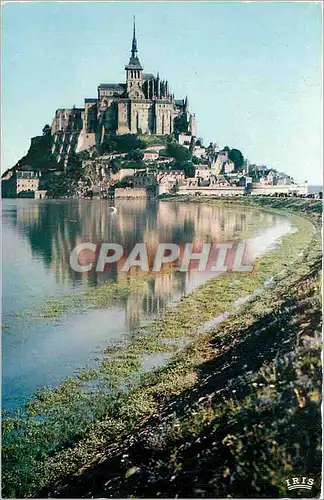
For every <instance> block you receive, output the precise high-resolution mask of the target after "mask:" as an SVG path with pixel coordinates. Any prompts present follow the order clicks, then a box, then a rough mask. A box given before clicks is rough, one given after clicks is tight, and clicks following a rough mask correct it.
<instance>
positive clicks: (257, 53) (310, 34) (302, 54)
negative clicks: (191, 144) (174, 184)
mask: <svg viewBox="0 0 324 500" xmlns="http://www.w3.org/2000/svg"><path fill="white" fill-rule="evenodd" d="M2 13H3V16H2V27H3V33H2V43H3V46H2V66H3V78H2V89H3V92H2V124H3V126H2V170H5V169H6V168H8V167H11V166H13V165H14V164H15V163H16V161H17V160H18V159H19V158H20V157H21V156H22V155H23V154H25V153H26V152H27V150H28V147H29V144H30V138H31V137H32V136H35V135H39V134H40V133H41V130H42V127H43V125H44V124H45V123H51V121H52V118H53V115H54V112H55V109H57V108H60V107H72V105H73V104H75V105H76V106H82V105H83V99H84V97H94V96H96V89H97V85H98V84H99V83H103V82H107V83H114V82H119V81H120V82H122V81H124V66H125V64H126V63H127V62H128V58H129V52H130V46H131V36H132V16H133V15H136V23H137V38H138V47H139V57H140V60H141V62H142V64H143V65H144V68H145V71H146V72H156V71H157V70H159V71H160V75H161V77H165V78H167V79H168V81H169V84H170V87H171V90H172V91H173V92H174V93H175V94H176V96H177V97H178V98H181V97H183V96H184V95H186V94H188V98H189V103H190V107H191V110H192V111H193V112H195V114H196V117H197V124H198V135H199V136H201V137H203V138H204V142H205V143H208V142H209V141H215V142H217V143H218V144H219V145H220V146H225V145H228V146H230V147H232V148H233V147H235V148H239V149H241V151H242V152H243V154H244V156H246V157H247V158H248V159H249V160H250V162H252V163H258V164H266V165H269V166H271V167H274V168H277V169H279V170H281V171H285V172H287V173H289V174H290V175H293V176H294V177H295V179H296V180H299V181H304V180H305V179H307V180H308V181H309V182H310V183H311V184H320V183H321V178H322V142H321V141H322V119H321V115H322V99H321V57H322V54H321V37H322V34H321V22H322V21H321V16H322V13H321V7H320V5H319V4H316V3H314V2H309V3H293V2H282V3H277V2H274V3H266V2H259V3H239V2H233V3H230V2H228V3H226V2H224V3H223V2H212V3H204V2H192V3H189V2H183V3H181V2H163V3H162V2H161V3H153V2H152V3H151V2H147V3H140V2H117V3H106V2H98V3H95V2H86V3H74V2H73V3H72V2H71V3H54V2H53V3H47V2H40V3H8V4H5V5H4V6H3V12H2Z"/></svg>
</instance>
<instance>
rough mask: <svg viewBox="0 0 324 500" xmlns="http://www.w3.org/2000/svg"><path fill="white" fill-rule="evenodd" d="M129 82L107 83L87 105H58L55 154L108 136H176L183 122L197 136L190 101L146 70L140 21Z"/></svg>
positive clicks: (128, 70) (97, 142)
mask: <svg viewBox="0 0 324 500" xmlns="http://www.w3.org/2000/svg"><path fill="white" fill-rule="evenodd" d="M125 70H126V82H125V83H101V84H100V85H99V86H98V95H97V97H96V98H86V99H85V103H84V108H76V107H73V108H71V109H57V110H56V112H55V116H54V119H53V122H52V127H51V133H52V136H54V141H53V148H52V153H53V155H56V156H57V160H58V161H60V160H62V159H64V157H66V154H69V153H68V150H71V148H72V149H73V150H76V151H77V152H79V151H82V150H85V149H89V148H90V147H91V146H94V145H96V146H98V145H100V144H101V143H102V142H103V141H104V138H105V136H107V134H157V135H164V134H172V133H173V132H174V129H175V124H176V121H177V120H181V121H182V122H183V123H185V124H186V126H187V132H189V133H191V134H192V135H195V133H196V131H195V116H194V115H193V114H191V113H190V112H189V107H188V99H187V98H185V99H181V100H177V99H175V96H174V94H171V92H170V88H169V84H168V82H167V81H166V80H162V79H160V77H159V74H157V76H154V75H153V74H151V73H144V72H143V66H142V64H141V62H140V60H139V57H138V50H137V40H136V33H135V19H134V27H133V40H132V49H131V57H130V59H129V62H128V64H127V66H126V67H125Z"/></svg>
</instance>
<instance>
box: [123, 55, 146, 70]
mask: <svg viewBox="0 0 324 500" xmlns="http://www.w3.org/2000/svg"><path fill="white" fill-rule="evenodd" d="M126 69H141V70H142V69H143V67H142V65H141V63H140V61H139V59H138V57H131V58H130V59H129V63H128V64H127V66H126Z"/></svg>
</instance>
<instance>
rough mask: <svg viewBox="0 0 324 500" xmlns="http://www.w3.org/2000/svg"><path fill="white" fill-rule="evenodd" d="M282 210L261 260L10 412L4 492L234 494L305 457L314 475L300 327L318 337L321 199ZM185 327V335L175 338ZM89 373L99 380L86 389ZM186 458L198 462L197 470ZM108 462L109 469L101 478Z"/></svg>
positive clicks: (255, 488)
mask: <svg viewBox="0 0 324 500" xmlns="http://www.w3.org/2000/svg"><path fill="white" fill-rule="evenodd" d="M195 201H196V200H195ZM280 201H281V202H282V201H285V200H280ZM199 202H200V201H199ZM213 202H214V201H213ZM309 206H310V205H308V207H309ZM312 206H313V207H314V206H315V205H314V204H313V205H312ZM315 207H316V206H315ZM275 208H276V209H277V210H278V209H280V210H283V209H285V205H284V203H280V206H276V207H275ZM289 210H294V215H293V221H294V223H295V224H296V226H297V227H298V229H299V232H298V233H294V234H289V235H286V236H284V237H283V238H282V244H281V246H280V247H278V248H276V249H274V250H272V251H270V252H268V253H267V254H266V255H264V256H263V257H262V258H259V259H258V260H257V265H256V269H255V271H254V272H253V273H251V274H250V275H247V276H245V277H242V275H239V274H235V273H226V274H224V275H223V276H222V277H221V278H220V279H214V280H210V281H209V282H207V283H206V284H205V285H204V286H202V287H201V288H199V289H198V290H197V291H195V292H194V293H192V294H189V295H188V296H186V297H184V298H183V299H182V300H181V301H180V302H179V304H178V306H177V307H176V308H169V309H168V310H167V311H166V312H165V314H164V315H163V316H162V317H160V318H157V319H156V320H155V321H154V322H152V323H151V324H150V325H146V326H145V327H143V328H140V329H139V330H138V331H137V332H135V333H134V335H133V338H132V341H131V342H129V343H128V344H127V345H124V344H121V345H119V344H118V345H115V346H112V347H110V348H109V349H108V352H107V357H106V358H104V360H103V361H102V362H101V363H99V365H98V367H97V368H96V369H93V370H82V371H81V372H80V373H79V374H78V375H77V376H75V377H72V378H70V379H68V380H66V381H65V382H63V383H62V384H61V385H60V386H59V387H58V388H57V389H54V390H44V391H41V392H40V393H39V394H38V395H37V396H36V397H35V399H34V401H33V402H31V403H30V404H29V405H28V408H27V413H26V415H24V417H23V418H19V415H18V416H17V418H11V419H7V420H5V422H4V426H3V427H4V428H3V462H2V465H3V495H4V496H16V497H17V496H27V495H35V494H37V492H38V493H39V492H40V491H41V493H42V495H43V494H44V496H47V494H48V493H53V492H55V490H56V489H57V490H58V491H60V492H63V489H64V485H67V490H64V491H65V493H64V494H66V491H67V492H68V496H84V495H86V492H87V491H88V490H87V488H90V490H91V494H92V495H95V496H101V497H105V496H115V497H120V496H132V495H137V496H145V495H146V496H153V497H154V496H157V495H158V494H159V493H160V494H161V495H162V496H175V495H177V494H178V495H180V496H195V495H196V496H208V495H209V496H227V494H228V493H231V492H233V494H234V495H235V494H236V496H237V495H239V496H240V495H241V496H242V491H243V492H245V491H246V490H248V491H249V495H250V492H252V493H253V494H252V496H255V495H257V494H258V493H261V496H262V493H264V492H265V493H266V494H268V496H272V494H273V495H274V496H278V495H279V494H282V493H283V489H282V488H283V487H282V478H283V475H284V473H286V472H287V473H295V471H296V467H297V466H296V460H297V462H298V461H299V462H300V463H299V462H298V470H301V471H302V467H304V466H305V467H306V465H307V467H310V466H311V465H310V464H311V463H313V465H312V467H313V469H312V470H310V471H309V469H305V470H307V472H308V474H309V473H310V472H311V473H313V472H314V473H316V474H317V476H318V446H319V445H318V444H317V443H318V433H317V432H316V431H315V427H314V428H313V422H315V423H314V426H316V425H318V424H317V423H316V422H317V421H318V411H319V409H318V408H319V407H318V400H319V398H320V389H319V384H318V377H319V375H318V370H319V363H320V359H319V350H318V343H317V342H315V341H314V342H313V343H312V344H311V347H309V346H308V345H307V342H306V336H307V335H306V334H305V332H306V333H307V332H308V335H310V336H311V337H314V331H315V329H316V328H317V325H316V324H314V325H311V321H312V319H311V318H313V317H314V318H316V317H317V315H318V309H319V308H320V305H319V302H318V294H319V281H318V269H317V268H316V272H315V270H314V268H315V266H316V265H317V263H318V260H319V259H320V235H319V231H316V230H315V229H316V227H317V224H318V221H317V216H316V214H317V211H316V210H314V212H312V213H313V214H315V215H310V214H309V215H308V216H306V217H305V216H300V215H296V211H297V213H299V212H300V211H301V209H300V205H298V207H297V206H295V207H292V206H291V205H290V206H289ZM307 212H310V210H307ZM302 252H303V255H301V253H302ZM282 270H285V271H286V274H285V276H282V275H281V276H279V273H280V272H281V271H282ZM270 276H275V281H274V284H273V285H272V286H269V287H267V288H266V289H265V290H264V292H263V294H262V295H261V296H260V297H258V298H254V299H251V301H250V302H249V303H248V304H247V305H246V306H245V307H244V309H243V311H241V312H240V313H239V314H238V313H236V314H235V315H232V316H230V317H229V318H228V319H227V320H226V321H224V322H223V323H222V324H221V325H220V327H219V328H218V329H212V330H211V331H208V332H207V333H204V334H202V333H200V332H199V327H200V325H201V324H203V323H204V322H205V321H207V320H210V319H212V318H214V317H216V316H218V315H219V314H220V313H221V312H224V311H227V310H230V309H231V307H232V305H233V302H234V301H235V300H236V299H237V298H240V297H242V296H247V295H249V294H250V293H251V292H252V291H253V290H254V289H255V288H256V287H258V286H260V285H261V284H262V283H264V281H265V280H266V279H267V278H269V277H270ZM106 292H107V290H106ZM115 292H116V290H113V292H112V296H113V297H114V296H115ZM91 293H92V291H91ZM93 293H95V294H97V293H98V292H97V291H96V292H93ZM108 297H109V300H110V299H111V293H110V288H109V292H108ZM93 300H94V297H92V298H91V301H93ZM98 303H99V304H101V306H103V305H105V304H106V303H107V302H106V293H103V295H101V292H99V298H98ZM305 304H306V305H307V307H306V306H305ZM183 338H185V339H186V340H187V341H189V345H188V346H187V347H185V348H182V349H179V340H181V339H183ZM315 340H316V338H315ZM166 341H168V342H166ZM166 352H168V353H169V354H173V355H172V357H171V359H170V361H169V362H168V363H167V364H166V366H164V367H162V368H160V369H157V370H154V371H153V372H151V373H143V372H142V370H141V366H142V360H143V357H145V356H148V355H152V354H154V353H166ZM241 358H242V359H244V360H245V361H246V362H245V363H243V361H242V362H241V363H240V360H241ZM236 360H237V361H236ZM244 364H247V368H244ZM305 374H307V381H306V380H304V378H303V376H304V375H305ZM89 382H90V383H95V384H97V385H95V386H94V388H93V389H92V390H91V391H90V390H84V388H85V385H86V384H88V383H89ZM260 384H262V385H260ZM305 384H306V388H307V391H306V394H305V387H304V386H305ZM270 386H271V387H270ZM272 386H274V387H272ZM233 391H236V392H233ZM296 391H297V392H296ZM262 401H268V403H266V404H265V403H262ZM299 409H300V410H302V411H301V412H299ZM300 413H302V414H303V415H301V416H300ZM310 417H312V418H313V420H312V421H309V422H310V423H309V424H308V426H307V425H305V422H307V418H310ZM300 418H302V421H303V427H302V430H298V433H297V431H295V432H294V430H293V429H294V428H296V427H293V426H294V425H295V426H296V421H299V420H298V419H300ZM260 419H261V420H260ZM294 419H295V420H294ZM296 419H297V420H296ZM314 419H315V420H314ZM316 419H317V420H316ZM260 421H261V422H262V425H261V426H260ZM228 422H232V424H231V425H230V426H228ZM289 425H292V427H291V428H290V427H289ZM287 429H290V430H288V431H287ZM284 432H286V433H288V435H289V439H287V440H285V433H284ZM312 433H313V434H312ZM294 435H295V437H294ZM247 436H249V438H247ZM251 436H252V437H251ZM312 436H313V442H312V445H310V443H309V439H310V437H312ZM307 439H308V441H307ZM275 443H277V444H275ZM297 445H298V446H303V445H304V447H306V449H307V453H306V455H307V457H310V458H312V460H310V458H307V457H306V458H307V460H309V461H308V462H307V464H306V463H305V460H304V461H303V458H302V457H303V456H304V455H303V450H301V451H300V453H299V454H297V455H296V449H297V448H296V447H297ZM254 450H255V451H254ZM258 450H261V451H260V453H261V455H258V453H259V451H258ZM271 450H275V451H271ZM276 450H277V451H276ZM198 452H199V453H198ZM254 453H256V454H257V455H258V457H261V458H258V459H257V460H256V459H254V458H253V457H254ZM124 455H127V457H124V458H123V456H124ZM296 456H297V459H296ZM102 464H104V465H102ZM192 469H194V470H203V471H206V472H204V473H203V474H202V476H201V477H200V476H199V477H198V479H197V476H195V475H194V474H191V475H190V471H192ZM107 471H113V474H114V476H113V477H112V478H111V480H109V481H108V479H107ZM273 471H276V475H275V476H273V475H272V473H273ZM302 472H303V473H304V470H303V471H302ZM71 474H72V475H71ZM70 475H71V476H70ZM207 476H208V477H207ZM108 477H111V476H109V475H108ZM56 481H58V484H57V486H55V485H54V483H55V482H56ZM107 481H108V482H107ZM106 483H107V484H106ZM89 485H90V486H89ZM204 485H205V486H204ZM42 488H43V490H42ZM228 488H229V489H228ZM242 488H243V489H242ZM250 496H251V495H250Z"/></svg>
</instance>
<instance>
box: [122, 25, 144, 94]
mask: <svg viewBox="0 0 324 500" xmlns="http://www.w3.org/2000/svg"><path fill="white" fill-rule="evenodd" d="M137 54H138V50H137V40H136V26H135V16H134V24H133V40H132V50H131V57H130V59H129V63H128V64H127V66H126V67H125V70H126V84H127V93H128V94H131V95H130V97H142V95H141V94H142V83H143V67H142V65H141V63H140V60H139V58H138V55H137Z"/></svg>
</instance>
